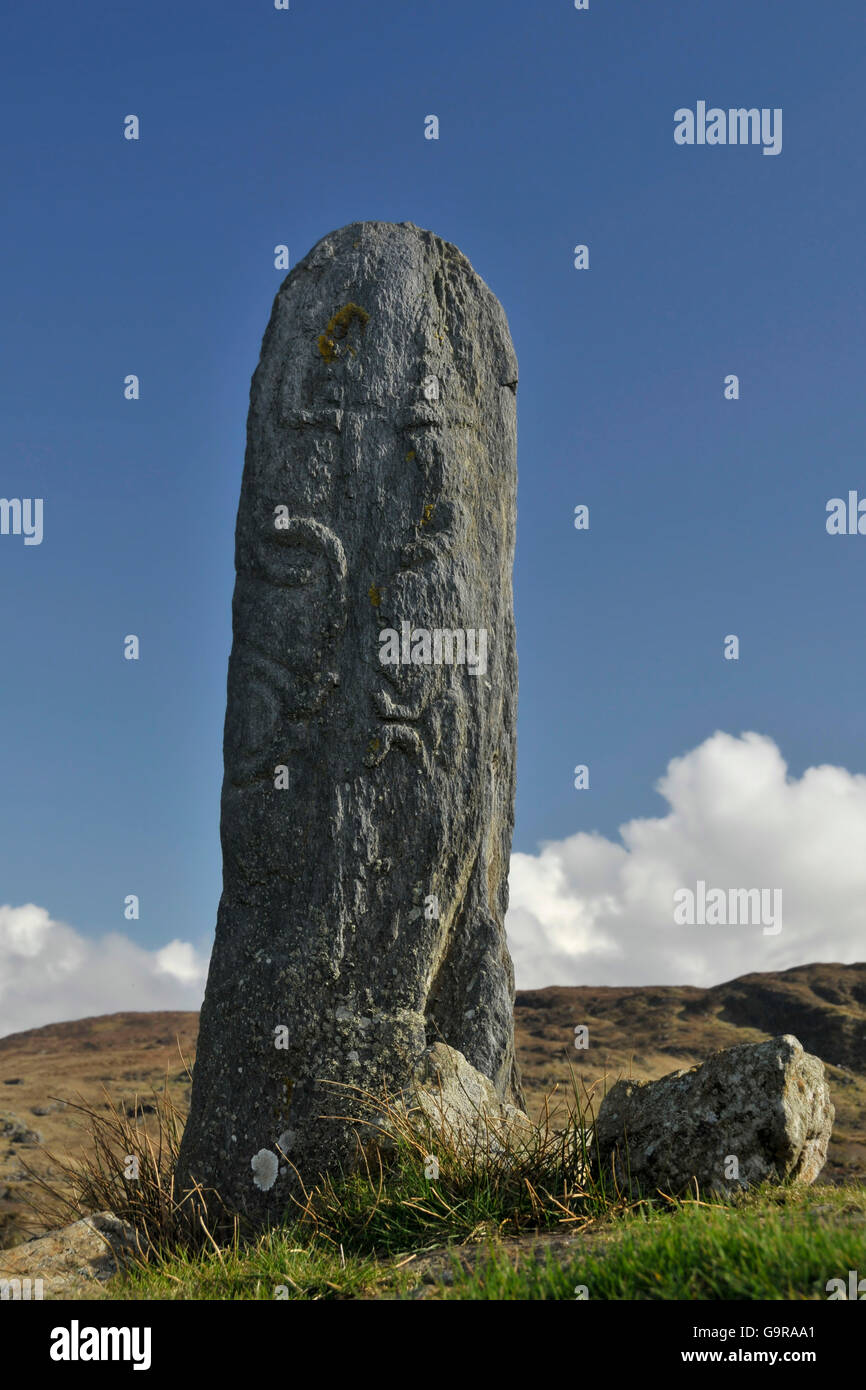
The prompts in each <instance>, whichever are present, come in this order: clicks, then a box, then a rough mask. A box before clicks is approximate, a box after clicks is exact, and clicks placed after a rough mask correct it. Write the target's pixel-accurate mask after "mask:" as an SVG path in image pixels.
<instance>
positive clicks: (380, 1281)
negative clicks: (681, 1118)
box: [108, 1185, 866, 1302]
mask: <svg viewBox="0 0 866 1390" xmlns="http://www.w3.org/2000/svg"><path fill="white" fill-rule="evenodd" d="M562 1229H563V1228H560V1229H559V1231H558V1232H551V1231H550V1230H549V1229H548V1230H547V1232H545V1231H544V1230H540V1231H539V1232H537V1234H536V1235H535V1236H534V1237H533V1239H532V1241H531V1242H530V1244H531V1245H537V1246H540V1247H541V1253H540V1256H539V1257H537V1256H536V1254H535V1253H534V1252H533V1250H532V1249H531V1248H528V1245H527V1243H526V1236H525V1235H524V1239H523V1241H522V1242H514V1241H511V1242H509V1241H499V1240H496V1239H495V1238H493V1237H492V1236H491V1235H490V1234H488V1235H487V1237H486V1238H482V1239H481V1240H480V1241H479V1240H472V1241H470V1242H468V1243H465V1242H464V1243H458V1242H456V1241H452V1242H451V1243H450V1244H448V1245H446V1246H445V1247H444V1250H443V1245H442V1241H441V1239H440V1242H439V1243H438V1249H439V1251H440V1253H441V1254H442V1255H443V1256H444V1258H443V1259H442V1260H441V1264H442V1266H443V1269H442V1270H441V1271H440V1277H439V1278H438V1280H437V1282H436V1283H433V1284H427V1285H426V1286H425V1285H422V1284H421V1283H420V1282H419V1277H418V1274H417V1272H415V1270H414V1268H413V1266H414V1265H415V1261H414V1260H410V1259H408V1258H407V1255H408V1252H406V1253H404V1254H403V1255H402V1257H396V1256H395V1255H394V1254H393V1253H390V1254H385V1253H384V1252H382V1253H381V1254H380V1256H379V1257H378V1258H377V1257H375V1256H373V1255H369V1254H368V1255H362V1254H359V1253H357V1252H353V1251H351V1250H348V1249H347V1250H345V1251H344V1250H342V1249H340V1248H339V1247H337V1248H335V1247H334V1246H333V1245H332V1244H330V1243H329V1242H328V1241H326V1240H323V1239H322V1238H321V1237H317V1236H315V1235H313V1236H311V1233H310V1230H309V1227H308V1225H306V1224H304V1223H300V1224H297V1225H295V1226H292V1227H287V1228H286V1229H285V1230H282V1231H277V1232H271V1233H269V1234H268V1235H266V1236H262V1237H261V1238H260V1239H259V1240H257V1241H255V1242H252V1243H249V1244H244V1243H243V1242H238V1241H234V1242H233V1243H232V1244H230V1245H228V1246H226V1247H224V1248H220V1249H219V1250H217V1249H215V1248H211V1249H210V1250H208V1251H204V1252H199V1253H184V1252H179V1253H169V1254H163V1255H160V1256H157V1257H155V1258H154V1259H153V1260H152V1262H151V1263H149V1264H148V1265H146V1266H144V1267H142V1268H141V1269H139V1270H137V1271H135V1272H134V1273H132V1274H131V1275H129V1276H127V1277H126V1278H125V1279H123V1280H117V1281H115V1282H114V1284H113V1285H112V1286H111V1288H110V1290H109V1291H108V1292H109V1296H111V1297H115V1298H126V1299H221V1300H225V1299H275V1298H278V1297H282V1298H288V1299H291V1300H304V1299H308V1300H309V1299H323V1298H324V1299H357V1298H379V1299H381V1298H397V1299H400V1298H412V1297H413V1296H415V1294H416V1293H418V1292H423V1294H424V1296H426V1297H428V1298H434V1299H447V1300H454V1299H459V1300H465V1299H472V1300H500V1301H509V1302H510V1301H518V1300H519V1301H525V1300H533V1299H542V1300H551V1299H568V1300H575V1299H578V1298H583V1297H586V1298H588V1299H589V1300H634V1299H671V1300H725V1299H736V1300H739V1299H743V1300H755V1299H769V1300H776V1299H783V1300H791V1301H800V1300H809V1299H818V1300H825V1299H826V1298H827V1290H826V1285H827V1281H828V1280H829V1279H832V1278H842V1279H847V1272H848V1270H849V1269H857V1270H859V1271H860V1273H861V1275H866V1188H864V1187H862V1186H858V1185H849V1186H846V1187H843V1188H830V1187H827V1188H814V1187H813V1188H808V1189H799V1188H796V1187H790V1188H765V1189H763V1190H761V1191H760V1192H757V1193H754V1194H750V1195H749V1196H748V1197H746V1198H744V1199H742V1200H740V1201H739V1202H737V1203H735V1204H731V1205H722V1204H718V1205H716V1204H704V1203H701V1202H681V1203H670V1204H667V1205H665V1206H664V1207H662V1208H653V1207H648V1206H644V1207H642V1208H641V1209H640V1210H639V1211H636V1212H635V1211H632V1212H630V1213H625V1214H623V1213H619V1214H614V1215H610V1216H607V1217H605V1218H602V1219H599V1220H596V1221H595V1222H593V1224H592V1226H591V1228H590V1229H589V1230H588V1231H587V1233H586V1235H585V1236H581V1235H578V1236H576V1238H575V1240H576V1243H577V1245H578V1249H579V1248H580V1244H581V1243H583V1242H585V1253H579V1254H577V1255H575V1254H574V1247H571V1248H570V1249H569V1251H568V1253H567V1254H565V1255H563V1253H562V1251H561V1249H560V1250H559V1251H547V1252H545V1251H544V1248H543V1247H544V1242H545V1234H546V1233H547V1234H548V1235H551V1234H553V1235H555V1236H561V1234H562ZM566 1229H567V1228H566ZM441 1235H442V1232H441V1231H440V1237H441ZM428 1248H429V1247H428ZM416 1249H417V1247H416ZM443 1274H444V1277H442V1276H443ZM581 1288H585V1289H586V1293H585V1294H583V1293H582V1292H581Z"/></svg>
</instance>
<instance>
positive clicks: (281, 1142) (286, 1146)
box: [277, 1129, 295, 1154]
mask: <svg viewBox="0 0 866 1390" xmlns="http://www.w3.org/2000/svg"><path fill="white" fill-rule="evenodd" d="M294 1142H295V1131H294V1130H293V1129H285V1130H283V1132H282V1134H281V1135H280V1137H279V1139H278V1140H277V1148H278V1149H279V1150H280V1151H281V1152H282V1153H284V1154H287V1153H289V1152H290V1151H291V1148H292V1145H293V1144H294Z"/></svg>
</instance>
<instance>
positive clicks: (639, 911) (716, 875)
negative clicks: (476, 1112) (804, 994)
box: [0, 733, 866, 1036]
mask: <svg viewBox="0 0 866 1390" xmlns="http://www.w3.org/2000/svg"><path fill="white" fill-rule="evenodd" d="M657 790H658V791H659V792H660V793H661V795H662V796H663V797H664V798H665V800H666V801H667V803H668V807H669V810H668V813H667V814H666V815H664V816H659V817H652V818H646V819H642V820H631V821H628V822H627V823H626V824H624V825H623V826H621V827H620V840H621V843H617V842H615V841H613V840H609V839H606V838H605V837H604V836H603V835H599V834H595V833H593V834H586V833H584V832H580V833H579V834H576V835H570V836H568V837H567V838H566V839H564V840H556V841H551V842H548V843H546V844H543V845H542V846H541V847H540V849H539V852H538V853H537V854H514V855H512V859H511V874H510V894H511V905H510V908H509V912H508V918H507V928H508V938H509V944H510V946H511V952H512V955H513V957H514V963H515V971H516V975H517V985H518V988H521V989H537V988H540V987H543V986H544V985H553V984H562V985H574V984H582V985H586V984H592V985H646V984H694V985H710V984H716V983H719V982H720V981H722V980H726V979H731V978H733V977H734V976H736V975H742V974H746V973H747V972H749V971H753V970H784V969H787V968H788V967H789V966H792V965H802V964H805V963H807V962H809V961H813V960H823V961H842V962H850V961H855V960H863V959H864V957H866V853H864V847H866V777H864V776H862V775H859V774H857V775H855V774H852V773H850V772H848V771H846V769H845V768H841V767H830V766H822V767H810V768H808V769H807V770H806V771H805V772H804V773H803V776H802V777H800V778H791V777H789V776H788V770H787V766H786V764H785V762H784V760H783V758H782V755H781V753H780V752H779V749H778V748H777V746H776V744H775V743H774V742H773V740H772V739H770V738H766V737H764V736H762V735H760V734H756V733H746V734H743V735H741V737H739V738H734V737H732V736H731V735H730V734H724V733H716V734H713V736H712V737H711V738H708V739H707V740H706V741H705V742H704V743H702V744H700V745H699V746H698V747H697V748H694V749H692V750H691V752H689V753H686V754H685V755H684V756H683V757H680V758H673V759H672V760H671V762H670V763H669V764H668V767H667V771H666V772H665V774H664V776H663V777H662V778H661V779H660V781H659V782H658V783H657ZM699 880H702V881H703V882H704V883H705V884H706V885H707V889H708V890H709V889H711V888H721V889H723V890H730V889H751V888H761V889H767V890H774V889H781V892H782V929H781V931H779V932H778V934H776V935H768V934H766V933H765V932H764V931H763V929H762V925H761V924H754V925H736V926H722V925H715V926H712V925H708V926H700V925H695V926H678V925H677V924H676V923H675V921H674V894H675V893H676V892H677V891H678V890H680V889H682V888H691V889H694V888H695V886H696V884H697V882H698V881H699ZM206 976H207V959H206V956H205V955H204V954H202V953H201V952H199V951H198V950H196V949H195V947H194V946H192V945H191V944H190V943H189V942H187V941H170V942H169V943H168V944H167V945H165V946H163V947H161V948H160V949H159V950H154V951H148V950H146V949H144V948H143V947H141V946H138V945H136V944H135V943H134V942H133V941H131V940H130V939H129V938H128V937H126V936H123V935H121V934H119V933H118V934H115V933H112V934H110V935H108V936H103V937H99V938H94V937H88V936H85V935H83V934H82V933H80V932H78V931H76V930H75V929H74V928H73V927H70V926H68V925H67V924H65V923H64V922H60V921H56V920H55V919H54V918H52V917H51V916H50V915H49V913H48V912H47V911H46V910H45V908H43V907H37V906H36V905H35V904H34V903H27V904H25V905H24V906H23V907H8V906H7V907H0V1036H3V1035H5V1034H7V1033H12V1032H17V1031H19V1030H21V1029H25V1028H37V1027H39V1026H40V1025H42V1024H46V1023H58V1022H62V1021H63V1020H64V1019H73V1018H84V1017H87V1016H88V1015H91V1014H103V1013H116V1012H118V1011H120V1010H125V1009H129V1010H145V1009H197V1008H198V1007H199V1006H200V1004H201V1000H202V996H203V993H204V984H205V979H206Z"/></svg>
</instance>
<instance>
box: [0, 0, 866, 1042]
mask: <svg viewBox="0 0 866 1390" xmlns="http://www.w3.org/2000/svg"><path fill="white" fill-rule="evenodd" d="M864 31H866V13H864V11H863V7H862V5H861V4H859V3H854V0H837V2H836V3H834V4H832V5H830V6H821V7H818V6H817V5H815V4H806V3H804V0H784V3H783V0H762V3H761V5H760V6H755V5H754V3H753V0H752V3H747V0H730V2H729V3H727V4H725V5H724V6H722V5H712V4H709V3H698V4H696V3H694V0H673V2H672V3H666V4H664V5H662V4H651V3H650V4H648V3H646V0H590V8H589V10H587V11H585V12H578V11H576V10H575V9H574V7H573V4H572V3H571V0H557V3H552V2H551V0H548V3H544V4H538V3H536V4H530V3H517V0H498V3H492V2H491V0H473V3H471V4H468V5H467V4H466V3H460V4H458V3H455V0H438V3H436V4H435V5H413V6H409V5H407V4H405V2H404V0H401V3H396V0H394V2H393V3H392V2H391V0H378V3H376V2H373V3H368V4H364V5H359V4H351V3H348V0H330V3H328V4H327V5H323V4H321V3H315V0H291V9H290V10H289V11H288V12H278V11H275V10H274V8H273V6H272V5H269V4H268V3H266V0H246V3H243V4H241V3H237V4H228V3H220V2H219V0H216V2H215V3H203V0H185V3H184V4H183V5H182V6H177V5H176V4H168V3H159V2H157V0H148V3H147V4H144V5H142V4H130V3H111V4H108V3H90V4H88V5H87V6H84V7H68V6H62V5H57V4H54V5H49V6H47V7H46V6H19V7H17V8H16V10H15V11H14V12H10V13H9V14H8V15H7V16H6V18H5V21H4V43H3V58H2V60H0V61H2V93H3V96H2V102H3V106H4V108H5V109H4V133H5V139H4V141H3V146H2V152H0V178H2V186H3V188H4V190H5V198H4V204H5V206H4V213H3V218H2V224H0V235H2V240H3V252H4V254H3V261H2V278H3V305H4V323H5V332H4V333H3V335H2V343H0V353H2V372H0V392H2V410H0V420H2V425H0V430H2V454H0V459H2V468H0V495H2V496H5V497H7V498H11V497H22V498H23V497H42V498H43V499H44V539H43V542H42V544H41V545H39V546H32V547H25V546H24V545H23V541H22V538H21V537H15V536H0V584H2V591H3V595H4V601H3V603H2V607H0V650H2V658H3V665H2V672H3V675H2V681H0V717H2V727H3V757H2V777H0V780H2V788H3V794H2V797H0V904H8V905H12V906H15V905H20V904H28V903H32V904H37V905H39V907H40V908H41V909H44V910H45V912H46V913H47V914H48V915H49V916H50V918H51V919H52V920H58V921H62V922H65V923H68V924H71V926H73V927H74V928H75V930H76V931H77V932H78V933H80V934H81V935H82V936H83V937H84V938H86V939H88V940H91V939H94V940H98V939H99V938H100V937H101V936H103V935H104V934H105V933H111V932H120V933H124V934H126V935H127V936H129V937H131V938H132V940H133V941H134V942H135V943H137V945H139V946H141V947H142V948H145V949H147V950H156V949H158V948H160V947H162V946H164V945H165V943H167V942H169V941H171V940H174V939H178V940H181V941H186V942H192V943H195V944H196V946H197V947H199V948H200V949H206V943H207V941H208V940H209V937H210V934H211V932H212V928H213V923H214V919H215V913H216V906H217V901H218V897H219V890H220V857H219V840H218V814H219V788H220V781H221V739H222V720H223V714H224V702H225V674H226V661H227V656H228V649H229V643H230V600H231V591H232V584H233V572H232V536H233V527H234V518H235V510H236V506H237V498H238V490H239V486H240V476H241V468H242V463H243V449H244V432H245V416H246V406H247V399H248V391H249V382H250V377H251V374H252V372H253V369H254V367H255V365H256V361H257V358H258V352H259V347H260V343H261V337H262V334H263V332H264V328H265V325H266V323H267V319H268V315H269V312H270V306H271V303H272V300H273V297H274V295H275V293H276V290H277V288H278V286H279V284H280V281H281V279H282V276H283V272H282V271H279V270H276V269H275V268H274V247H275V245H277V244H278V243H286V244H288V246H289V250H290V257H291V262H292V264H294V262H295V261H296V260H297V259H299V258H300V257H301V256H303V255H304V254H306V252H307V251H308V250H309V249H310V247H311V246H312V245H313V244H314V243H315V242H316V241H317V240H318V239H319V238H320V237H321V236H323V235H324V234H325V233H326V232H328V231H330V230H332V229H333V228H336V227H339V226H342V225H344V224H345V223H348V222H351V221H355V220H360V219H368V218H369V219H382V220H395V221H402V220H409V221H413V222H415V223H417V224H418V225H420V226H424V227H429V228H431V229H432V230H433V231H435V232H437V233H438V234H439V235H441V236H443V237H445V238H446V239H447V240H449V241H453V242H455V243H456V244H457V245H458V246H459V247H460V248H461V249H462V250H463V251H464V252H465V253H466V254H467V255H468V256H469V258H470V260H471V261H472V263H473V264H474V266H475V268H476V269H477V270H478V272H479V273H480V274H481V275H482V276H483V277H484V279H485V280H486V281H487V283H488V284H489V285H490V286H491V288H492V289H493V290H494V292H495V293H496V294H497V295H498V296H499V298H500V299H501V301H502V303H503V305H504V307H505V309H506V312H507V315H508V318H509V322H510V326H511V331H512V336H513V338H514V342H515V346H516V350H517V354H518V359H519V364H520V386H519V391H518V427H519V458H518V464H519V472H520V485H519V499H518V501H519V519H518V552H517V562H516V569H515V592H516V612H517V625H518V651H519V660H520V716H519V728H518V749H519V762H518V793H517V827H516V835H515V849H516V850H517V851H519V852H520V853H521V854H523V855H526V856H531V855H534V854H535V853H536V852H537V849H538V846H539V844H540V842H542V841H565V840H567V839H568V838H569V837H573V836H575V835H578V836H579V835H593V834H594V833H595V832H598V834H599V835H601V836H604V837H606V838H607V839H608V840H611V841H613V843H614V844H619V839H618V827H619V826H620V825H621V824H623V823H624V822H628V821H631V820H633V819H634V818H641V817H664V816H665V813H666V802H665V800H664V798H663V797H662V796H661V795H660V794H659V792H658V791H657V790H655V784H656V782H657V780H658V778H659V777H661V776H662V774H663V773H664V772H665V769H666V767H667V765H668V763H669V761H670V760H671V759H672V758H677V757H683V756H685V755H687V754H689V752H690V750H695V749H697V748H699V747H700V746H702V745H703V744H704V743H705V741H706V740H708V739H710V737H711V736H712V735H713V734H714V732H715V731H717V730H718V731H722V732H723V733H725V734H728V735H732V736H734V737H736V736H738V735H740V734H741V733H742V732H743V731H747V730H749V731H755V732H756V733H757V734H759V735H761V736H763V737H764V738H766V739H770V740H772V741H773V742H774V743H775V744H776V745H777V747H778V749H779V750H780V753H781V756H782V758H783V759H784V760H785V761H786V762H787V765H788V775H789V776H790V777H793V778H799V777H801V776H802V774H803V772H804V771H805V770H806V769H807V768H809V767H813V766H819V765H823V764H831V765H834V766H836V767H838V768H843V769H847V773H848V774H850V775H852V777H853V779H854V780H853V781H852V784H851V785H852V786H853V787H855V789H856V790H857V791H858V792H859V790H860V789H861V784H860V783H859V782H857V781H856V778H857V776H858V775H862V774H863V773H864V772H866V738H864V732H866V729H864V725H866V713H864V700H863V690H864V685H866V669H864V667H866V662H864V643H863V639H862V622H861V621H860V601H861V596H862V595H863V593H864V565H866V538H864V537H860V536H856V537H839V538H831V537H829V536H828V535H827V533H826V529H825V507H826V503H827V500H828V499H829V498H831V497H835V496H846V495H847V493H848V491H849V489H857V488H859V489H861V491H862V492H863V494H864V495H866V469H864V466H863V433H864V430H863V425H864V419H863V416H864V391H863V378H864V372H866V352H864V325H866V312H864V308H866V306H864V276H863V271H862V240H863V230H862V229H863V225H864V221H866V217H864V213H866V208H864V202H866V199H864V191H863V190H864V167H863V166H864V154H863V139H862V129H863V119H862V91H863V76H864V73H863V67H864V62H863V53H864V37H866V32H864ZM699 100H706V101H707V102H708V104H709V105H718V106H720V107H722V108H728V107H738V106H747V107H751V106H756V107H759V108H764V107H767V108H777V107H779V108H782V110H783V113H784V126H783V130H784V141H783V149H782V152H781V154H780V155H779V156H777V157H775V158H771V157H765V156H763V155H762V152H761V150H760V148H754V147H719V148H710V147H706V146H705V147H697V146H695V147H680V146H677V145H675V143H674V139H673V130H674V112H675V110H676V109H677V108H680V107H684V106H690V107H692V108H694V107H695V105H696V103H697V101H699ZM129 113H135V114H137V115H138V116H139V118H140V122H141V138H140V139H139V140H138V141H137V142H132V141H127V140H125V139H124V138H123V121H124V117H125V116H126V115H127V114H129ZM430 113H434V114H436V115H438V117H439V120H440V138H439V140H438V141H429V140H425V139H424V118H425V116H426V115H428V114H430ZM577 243H585V244H587V245H588V246H589V250H590V268H589V269H588V270H586V271H576V270H575V269H574V267H573V247H574V246H575V245H576V244H577ZM127 373H136V374H137V375H139V377H140V380H141V399H140V400H138V401H135V402H129V401H126V400H124V396H123V381H124V377H125V376H126V375H127ZM728 373H736V374H737V375H738V376H739V378H740V393H741V394H740V399H739V400H738V401H726V400H725V399H724V396H723V382H724V378H725V376H726V375H727V374H728ZM578 503H587V504H588V505H589V507H590V521H591V524H590V529H589V531H588V532H580V533H579V532H577V531H575V529H574V527H573V524H572V515H573V511H574V507H575V505H576V504H578ZM127 633H136V634H138V635H139V637H140V639H141V653H142V654H141V660H140V661H138V662H126V661H124V660H123V655H122V643H123V638H124V636H125V635H126V634H127ZM728 633H736V634H737V635H738V636H739V638H740V642H741V654H740V659H739V661H738V662H730V661H725V660H723V657H722V646H723V639H724V637H725V635H726V634H728ZM576 763H586V764H588V765H589V768H590V789H589V790H588V791H584V792H577V791H575V789H574V787H573V785H572V769H573V767H574V766H575V764H576ZM783 780H784V774H783ZM837 876H838V875H837ZM129 893H136V894H138V895H139V896H140V899H141V918H140V920H139V921H138V922H134V923H128V922H125V921H124V918H123V901H124V898H125V896H126V895H127V894H129ZM818 901H819V902H820V898H819V899H818ZM847 940H848V938H845V941H847ZM840 941H841V938H840ZM792 946H793V942H792ZM831 946H832V947H834V948H836V943H835V941H834V942H832V943H828V949H830V948H831ZM804 949H805V946H804ZM837 949H838V948H837ZM841 949H843V950H844V949H848V947H846V946H845V942H842V947H841ZM849 953H850V952H849ZM861 954H862V952H861ZM794 955H796V951H795V952H794ZM852 958H853V957H852ZM759 963H760V962H759ZM789 963H794V960H793V959H792V960H791V961H790V962H789ZM687 965H688V962H687V961H686V960H684V961H683V963H682V969H683V971H685V970H686V969H687ZM551 968H553V966H551ZM720 968H721V967H720ZM746 968H758V965H755V964H750V963H749V962H748V961H747V962H746ZM590 973H591V972H590ZM698 973H700V971H699V970H698ZM538 982H549V983H552V982H553V981H552V980H546V979H545V980H544V981H538ZM563 982H565V983H577V982H593V981H592V980H591V979H586V980H584V979H582V977H581V975H580V971H579V968H578V971H577V974H576V977H575V978H574V979H571V978H569V979H566V980H564V981H563ZM609 982H613V980H611V981H609ZM118 1006H120V1005H118ZM45 1021H47V1020H45ZM0 1031H2V1019H0Z"/></svg>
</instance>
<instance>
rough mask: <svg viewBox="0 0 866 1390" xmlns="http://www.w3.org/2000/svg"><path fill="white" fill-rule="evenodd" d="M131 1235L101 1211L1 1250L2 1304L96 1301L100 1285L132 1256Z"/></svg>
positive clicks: (117, 1219)
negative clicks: (85, 1299)
mask: <svg viewBox="0 0 866 1390" xmlns="http://www.w3.org/2000/svg"><path fill="white" fill-rule="evenodd" d="M137 1248H138V1245H137V1241H136V1235H135V1231H134V1230H133V1229H132V1227H131V1226H130V1225H128V1224H127V1222H125V1221H121V1219H120V1217H119V1216H115V1215H114V1213H113V1212H110V1211H101V1212H97V1213H96V1215H95V1216H87V1217H85V1218H84V1219H83V1220H82V1221H76V1222H74V1223H73V1225H71V1226H64V1227H63V1228H62V1229H60V1230H57V1231H49V1232H48V1234H47V1235H44V1236H39V1237H38V1238H37V1239H36V1240H28V1241H26V1242H25V1243H24V1244H23V1245H16V1246H15V1247H14V1248H13V1249H12V1250H0V1296H2V1297H3V1299H31V1300H32V1299H40V1298H41V1299H51V1298H60V1299H82V1298H87V1299H90V1298H99V1297H101V1296H102V1295H103V1285H104V1284H105V1283H106V1281H107V1280H109V1279H111V1278H112V1276H113V1275H115V1274H117V1273H118V1272H119V1271H120V1270H121V1269H122V1268H123V1266H124V1264H125V1263H126V1262H127V1261H128V1260H130V1259H132V1258H133V1257H134V1256H135V1253H136V1251H137Z"/></svg>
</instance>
